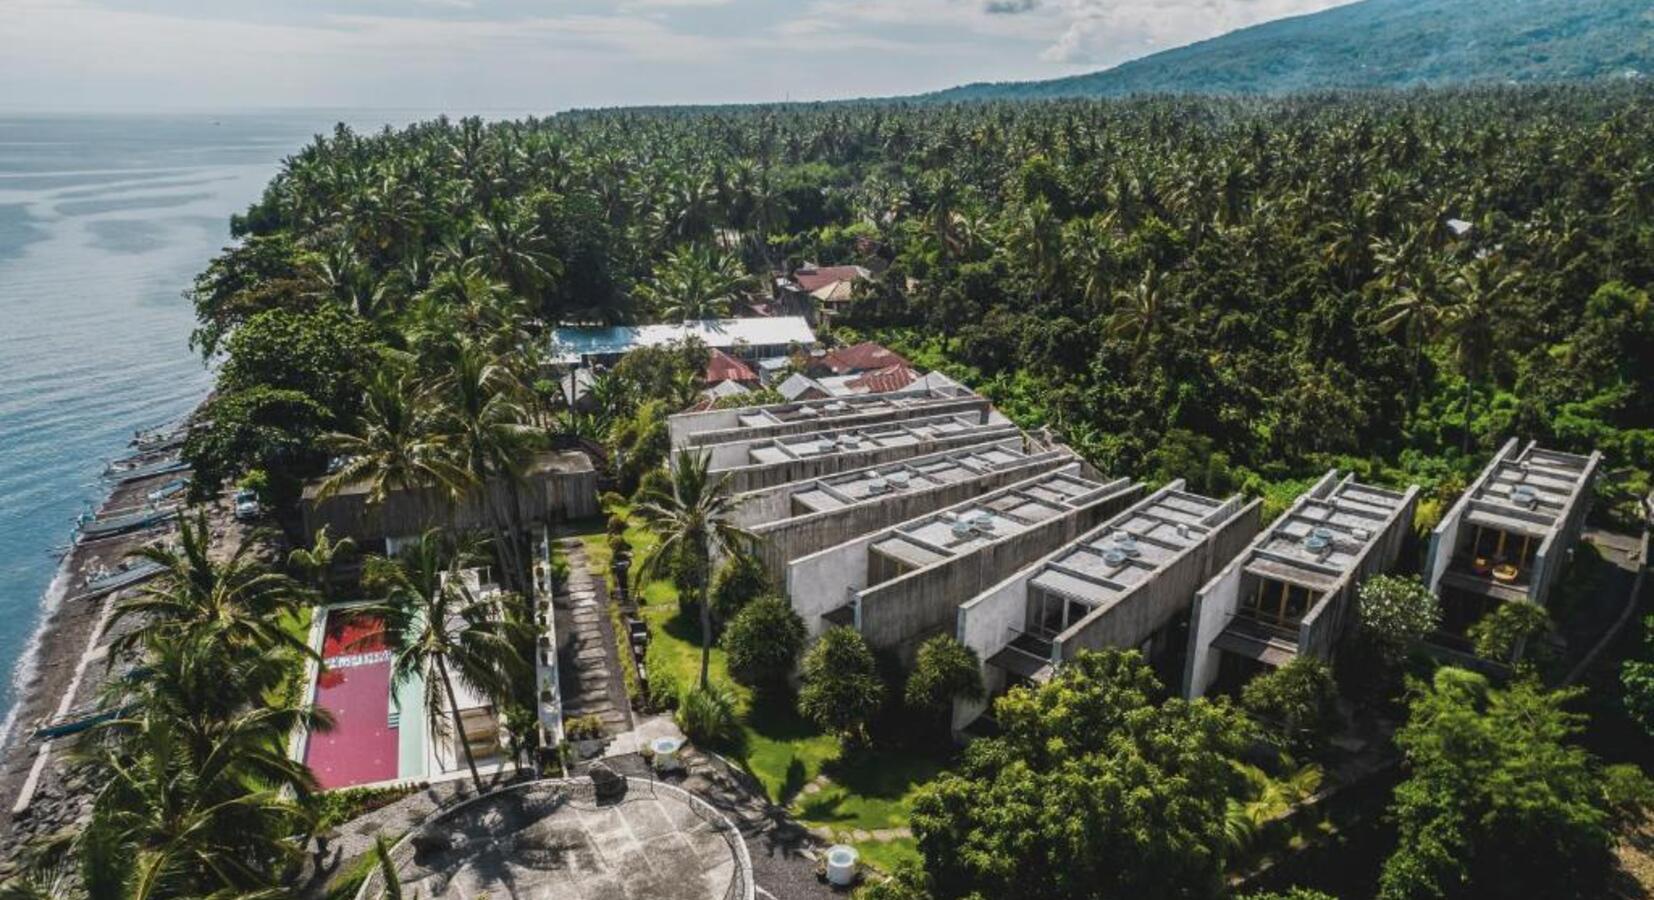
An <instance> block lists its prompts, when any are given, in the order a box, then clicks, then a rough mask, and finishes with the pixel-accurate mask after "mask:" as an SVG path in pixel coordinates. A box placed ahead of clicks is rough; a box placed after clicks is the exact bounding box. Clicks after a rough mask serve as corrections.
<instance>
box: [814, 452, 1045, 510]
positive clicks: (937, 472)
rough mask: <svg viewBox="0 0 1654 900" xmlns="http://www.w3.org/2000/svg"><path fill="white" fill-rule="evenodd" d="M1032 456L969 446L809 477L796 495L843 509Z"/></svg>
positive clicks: (825, 507)
mask: <svg viewBox="0 0 1654 900" xmlns="http://www.w3.org/2000/svg"><path fill="white" fill-rule="evenodd" d="M1028 458H1029V456H1028V454H1026V453H1023V452H1021V451H1019V450H1012V449H1010V448H1008V447H1002V446H998V445H989V446H987V447H967V448H965V449H963V450H953V451H949V452H948V453H947V454H946V455H945V456H944V457H943V458H941V459H936V458H920V459H918V460H914V461H903V462H896V463H890V464H889V465H883V466H876V467H874V468H871V469H860V470H858V471H855V472H848V473H846V474H843V475H834V476H831V477H828V478H818V479H815V480H814V481H807V482H804V483H802V484H800V485H799V486H798V489H797V490H795V491H794V492H793V493H792V499H793V500H794V501H795V502H797V503H799V504H801V505H803V506H805V507H807V508H808V509H809V510H810V511H812V512H822V511H825V510H830V509H840V508H842V507H845V506H849V505H851V504H854V503H861V502H863V501H865V500H869V499H873V498H875V497H884V496H891V495H894V494H899V493H902V492H906V491H913V490H925V489H927V488H932V487H939V486H941V485H944V484H954V483H957V482H960V481H968V480H970V479H972V478H976V477H979V476H981V475H985V474H987V473H989V472H994V471H997V470H1000V469H1003V468H1006V467H1008V466H1013V465H1016V464H1017V463H1020V462H1024V461H1026V460H1027V459H1028Z"/></svg>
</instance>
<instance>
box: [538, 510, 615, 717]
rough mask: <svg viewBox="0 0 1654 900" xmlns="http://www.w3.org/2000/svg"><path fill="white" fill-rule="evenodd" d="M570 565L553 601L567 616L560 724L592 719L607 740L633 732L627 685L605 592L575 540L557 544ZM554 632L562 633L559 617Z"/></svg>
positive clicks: (560, 651) (561, 657)
mask: <svg viewBox="0 0 1654 900" xmlns="http://www.w3.org/2000/svg"><path fill="white" fill-rule="evenodd" d="M557 546H558V549H559V550H561V551H562V553H563V556H564V557H565V558H566V559H568V561H569V582H568V585H567V586H565V587H564V588H563V593H561V594H559V595H558V596H557V597H556V598H555V599H553V601H552V603H553V605H554V606H555V607H556V608H557V609H558V611H559V612H560V613H566V622H567V623H568V625H569V632H568V635H569V636H568V640H567V642H566V643H564V644H563V645H562V646H560V647H559V648H558V670H557V672H558V678H559V681H560V684H561V687H562V692H563V721H565V722H567V721H568V720H569V719H572V718H575V717H577V716H591V715H595V716H597V717H598V718H599V719H602V720H603V727H604V729H605V730H606V731H607V732H608V734H609V735H611V736H612V735H616V734H620V733H621V732H624V731H627V730H629V729H630V728H631V727H632V714H631V706H630V704H629V703H627V700H626V682H625V680H624V677H623V676H622V674H621V671H620V660H619V651H618V650H617V648H616V645H615V638H614V625H613V624H612V623H611V621H610V620H609V612H608V609H607V608H606V607H607V600H608V590H607V587H606V585H604V584H603V583H602V582H601V581H600V580H598V579H597V578H594V577H593V576H592V572H591V567H590V564H589V562H588V561H587V559H586V546H585V545H584V544H582V543H580V541H578V540H576V539H574V538H563V539H561V540H559V541H558V542H557ZM559 618H560V621H559V622H558V629H559V631H561V630H562V629H563V627H564V620H562V619H563V617H562V616H560V617H559Z"/></svg>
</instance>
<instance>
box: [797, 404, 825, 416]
mask: <svg viewBox="0 0 1654 900" xmlns="http://www.w3.org/2000/svg"><path fill="white" fill-rule="evenodd" d="M798 414H799V415H801V416H819V415H821V410H819V409H816V408H815V407H813V406H800V407H799V408H798Z"/></svg>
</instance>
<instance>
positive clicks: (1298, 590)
mask: <svg viewBox="0 0 1654 900" xmlns="http://www.w3.org/2000/svg"><path fill="white" fill-rule="evenodd" d="M1313 599H1314V596H1313V595H1312V594H1311V593H1310V591H1309V589H1308V588H1305V587H1301V586H1299V585H1295V584H1288V583H1287V582H1284V581H1275V580H1273V579H1268V578H1266V579H1261V580H1260V581H1259V582H1258V589H1257V590H1256V591H1255V592H1253V594H1252V596H1250V597H1248V598H1247V600H1246V604H1245V606H1244V608H1243V610H1244V612H1245V613H1246V614H1247V615H1250V616H1251V617H1252V618H1255V619H1257V620H1259V621H1261V622H1264V623H1265V624H1269V625H1274V626H1276V627H1278V628H1288V629H1294V630H1296V629H1297V627H1298V623H1299V622H1302V621H1303V618H1304V616H1306V615H1308V614H1309V608H1310V604H1311V602H1312V601H1313Z"/></svg>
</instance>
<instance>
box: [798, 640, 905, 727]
mask: <svg viewBox="0 0 1654 900" xmlns="http://www.w3.org/2000/svg"><path fill="white" fill-rule="evenodd" d="M883 702H884V682H883V681H882V680H880V678H879V672H878V666H877V663H876V662H875V661H874V659H873V651H872V650H870V649H869V648H868V646H867V639H866V638H864V637H862V636H861V632H859V631H856V630H855V629H853V628H832V629H829V630H828V632H827V633H826V634H824V635H822V636H821V640H819V641H816V644H815V646H814V647H811V648H810V652H809V653H807V654H805V656H804V687H803V688H802V689H801V690H800V691H799V692H798V712H799V714H800V715H802V716H803V717H804V718H806V719H808V720H810V721H811V722H814V723H815V724H817V725H819V726H821V727H822V728H823V729H826V730H827V731H831V732H833V733H835V734H837V735H839V736H840V737H842V738H844V739H845V740H846V741H849V742H852V743H860V742H863V741H865V740H866V737H867V723H868V721H869V720H871V719H872V718H873V716H874V715H876V714H878V711H879V706H880V705H881V704H882V703H883Z"/></svg>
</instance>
